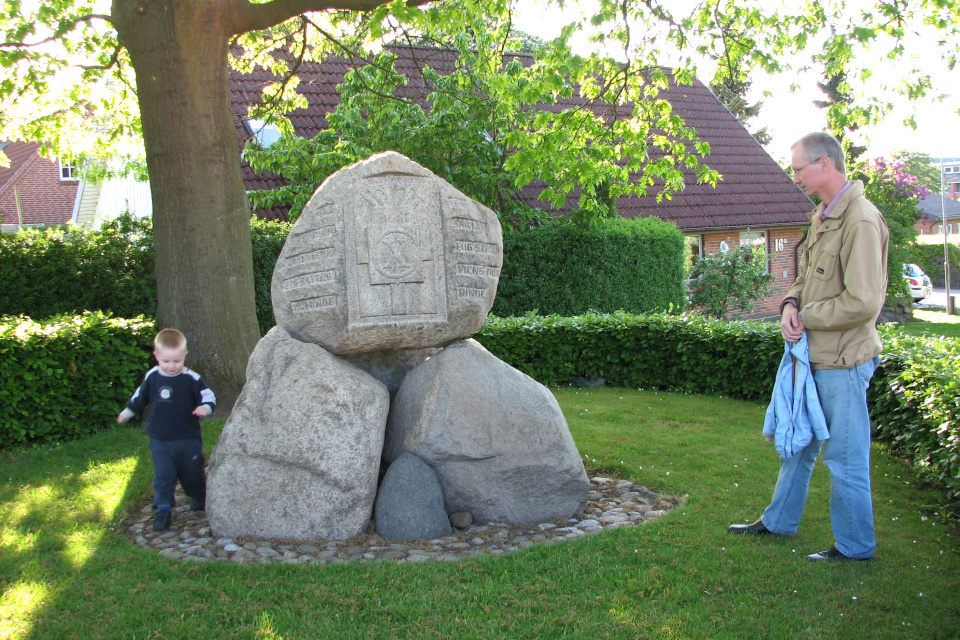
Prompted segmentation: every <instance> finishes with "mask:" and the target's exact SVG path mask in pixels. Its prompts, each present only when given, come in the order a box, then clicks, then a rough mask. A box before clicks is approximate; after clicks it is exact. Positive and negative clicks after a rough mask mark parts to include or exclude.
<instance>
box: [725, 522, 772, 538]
mask: <svg viewBox="0 0 960 640" xmlns="http://www.w3.org/2000/svg"><path fill="white" fill-rule="evenodd" d="M727 531H729V532H730V533H752V534H755V535H766V534H768V533H773V531H770V529H767V528H766V527H765V526H764V524H763V520H757V521H756V522H751V523H750V524H732V525H730V526H729V527H727Z"/></svg>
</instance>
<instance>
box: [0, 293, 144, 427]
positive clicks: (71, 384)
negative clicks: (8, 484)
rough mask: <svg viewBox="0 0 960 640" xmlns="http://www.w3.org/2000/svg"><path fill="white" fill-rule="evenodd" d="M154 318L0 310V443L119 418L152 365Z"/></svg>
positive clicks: (107, 423) (112, 422) (112, 421)
mask: <svg viewBox="0 0 960 640" xmlns="http://www.w3.org/2000/svg"><path fill="white" fill-rule="evenodd" d="M153 335H154V323H153V322H152V321H151V320H147V319H144V318H142V317H139V318H134V319H132V320H124V319H122V318H113V317H111V316H110V314H108V313H101V312H94V313H84V314H83V315H80V316H70V315H63V316H56V317H53V318H51V319H49V320H46V321H44V322H35V321H33V320H31V319H30V318H27V317H23V316H21V317H10V316H5V317H0V379H2V380H3V385H2V386H0V446H8V445H10V444H15V443H21V442H27V441H31V440H61V439H66V438H72V437H76V436H78V435H82V434H88V433H93V432H95V431H99V430H101V429H103V428H104V427H106V426H107V425H110V424H115V423H116V419H117V414H118V413H119V412H120V411H121V410H122V409H123V406H124V404H125V403H126V401H127V400H128V399H129V397H130V395H131V394H132V393H133V391H134V389H136V387H137V385H138V384H139V382H140V378H142V377H143V375H144V373H145V372H146V371H147V369H148V368H149V366H150V365H149V362H150V353H151V351H152V349H153Z"/></svg>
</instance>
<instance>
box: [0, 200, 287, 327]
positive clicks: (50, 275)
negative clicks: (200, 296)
mask: <svg viewBox="0 0 960 640" xmlns="http://www.w3.org/2000/svg"><path fill="white" fill-rule="evenodd" d="M250 226H251V234H252V240H253V269H254V288H255V292H256V309H257V321H258V324H259V327H260V333H261V334H265V333H266V332H267V331H269V330H270V328H271V327H273V325H275V324H276V322H275V321H274V318H273V305H272V303H271V302H270V280H271V278H272V277H273V266H274V265H275V264H276V262H277V258H278V257H279V256H280V250H281V249H282V248H283V243H284V242H285V241H286V239H287V234H288V233H289V232H290V227H291V226H292V225H291V224H289V223H285V222H265V221H262V220H253V221H251V225H250ZM83 311H104V312H109V313H112V314H113V315H115V316H119V317H124V318H134V317H136V316H141V315H142V316H147V317H149V318H155V317H157V280H156V277H155V275H154V259H153V226H152V224H151V222H150V220H149V219H142V218H133V217H131V216H129V215H124V216H120V217H118V218H117V219H115V220H111V221H109V222H107V223H105V224H104V226H103V228H102V229H101V230H100V231H90V230H88V229H84V228H83V227H68V228H66V229H64V228H53V227H51V228H46V229H24V230H22V231H18V232H17V233H2V234H0V315H10V316H19V315H25V316H30V317H32V318H50V317H52V316H55V315H58V314H63V313H80V312H83Z"/></svg>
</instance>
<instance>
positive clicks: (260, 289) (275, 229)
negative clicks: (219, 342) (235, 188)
mask: <svg viewBox="0 0 960 640" xmlns="http://www.w3.org/2000/svg"><path fill="white" fill-rule="evenodd" d="M291 227H293V223H290V222H266V221H263V220H253V221H251V223H250V233H251V235H252V240H253V286H254V288H255V294H256V304H257V323H258V325H259V326H260V335H262V336H265V335H267V331H270V329H272V328H273V326H274V325H276V324H277V321H276V320H275V319H274V317H273V302H272V301H271V299H270V285H271V283H272V281H273V268H274V267H275V266H276V264H277V259H278V258H279V257H280V251H282V250H283V243H284V242H286V241H287V235H288V234H289V233H290V229H291Z"/></svg>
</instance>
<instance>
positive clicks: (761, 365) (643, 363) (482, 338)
mask: <svg viewBox="0 0 960 640" xmlns="http://www.w3.org/2000/svg"><path fill="white" fill-rule="evenodd" d="M474 337H475V338H476V339H477V340H478V341H479V342H481V343H482V344H483V345H484V346H485V347H486V348H487V349H488V350H489V351H490V352H491V353H493V354H494V355H496V356H497V357H499V358H500V359H502V360H503V361H504V362H507V363H508V364H510V365H512V366H514V367H516V368H517V369H519V370H520V371H523V372H524V373H526V374H527V375H529V376H531V377H532V378H534V379H536V380H538V381H539V382H541V383H543V384H546V385H558V384H565V383H567V382H570V381H571V380H572V379H575V378H585V379H597V378H600V379H603V380H604V382H605V384H607V385H611V386H618V387H631V388H640V389H651V388H652V389H673V390H676V391H689V392H694V393H704V394H713V395H722V396H730V397H733V398H744V399H748V400H754V399H758V398H763V399H766V398H769V397H770V392H771V390H772V388H773V382H774V379H775V377H776V372H777V367H778V366H779V364H780V359H781V358H782V357H783V342H782V340H781V339H780V327H779V325H777V324H775V323H764V322H756V321H741V322H725V321H722V320H714V319H712V318H705V317H703V316H699V315H683V316H669V315H634V314H629V313H624V312H618V313H613V314H603V315H599V314H586V315H582V316H578V317H571V318H565V317H561V316H547V317H540V316H533V315H530V316H524V317H519V318H496V317H491V318H489V319H488V320H487V322H486V324H484V325H483V328H482V329H481V330H480V332H479V333H478V334H476V335H475V336H474Z"/></svg>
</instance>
